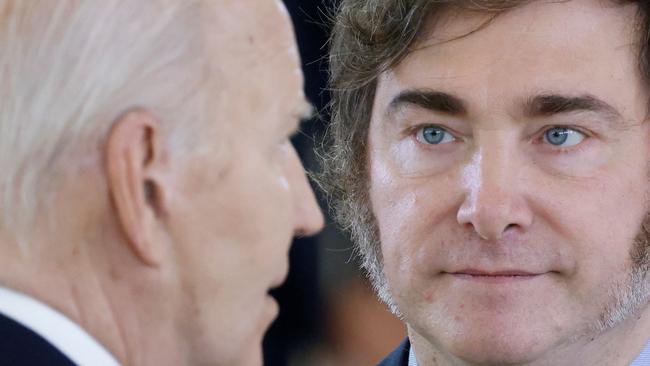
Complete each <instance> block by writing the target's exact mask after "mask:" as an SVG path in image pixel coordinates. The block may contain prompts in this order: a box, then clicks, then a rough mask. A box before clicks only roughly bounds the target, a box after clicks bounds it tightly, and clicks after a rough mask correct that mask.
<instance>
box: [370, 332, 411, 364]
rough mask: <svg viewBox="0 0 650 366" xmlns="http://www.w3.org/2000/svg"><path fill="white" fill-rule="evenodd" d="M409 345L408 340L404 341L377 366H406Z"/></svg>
mask: <svg viewBox="0 0 650 366" xmlns="http://www.w3.org/2000/svg"><path fill="white" fill-rule="evenodd" d="M410 349H411V344H410V343H409V340H408V338H406V339H405V340H404V342H402V343H401V344H400V345H399V346H398V347H397V348H395V350H394V351H393V352H391V354H389V355H388V357H386V358H385V359H384V360H383V361H381V362H380V363H378V364H377V366H407V365H408V360H409V351H410Z"/></svg>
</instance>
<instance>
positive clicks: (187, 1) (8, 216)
mask: <svg viewBox="0 0 650 366" xmlns="http://www.w3.org/2000/svg"><path fill="white" fill-rule="evenodd" d="M201 13H202V12H201V6H200V2H199V1H198V0H196V1H192V0H177V1H172V0H0V169H1V171H2V173H1V174H0V210H1V215H0V231H5V232H6V231H9V232H11V233H12V235H17V237H20V234H19V233H21V232H22V234H25V233H26V232H28V230H29V228H30V226H31V225H32V224H33V222H32V221H33V220H34V219H35V214H36V213H37V212H38V211H39V210H42V209H43V208H44V207H47V201H48V198H47V196H48V194H52V192H50V189H49V187H51V184H52V182H54V181H55V180H56V179H58V177H59V176H61V174H63V173H62V172H66V173H65V174H68V173H67V172H69V171H74V169H75V168H77V167H79V166H82V165H83V164H84V159H85V160H86V161H88V160H89V159H87V158H85V157H91V158H92V157H94V160H95V161H97V159H98V157H99V156H100V155H101V152H100V149H99V148H98V147H99V146H101V142H102V141H103V139H104V138H105V137H106V135H107V133H108V131H109V130H110V128H111V125H112V123H113V122H114V120H115V119H116V118H117V117H118V116H119V115H120V114H122V113H124V112H125V111H127V110H129V109H130V108H134V107H142V108H146V109H149V110H151V111H152V112H153V113H154V114H156V115H157V116H158V117H159V118H160V120H161V124H162V128H163V130H164V131H165V132H166V133H167V134H168V135H169V136H172V141H171V142H170V143H171V144H173V145H184V144H186V143H187V138H189V137H188V136H189V133H188V134H186V132H185V131H191V130H192V128H190V126H189V124H191V123H194V122H196V121H197V120H200V119H201V114H202V112H203V109H202V107H201V106H200V104H199V103H202V100H204V99H203V96H202V94H203V93H202V92H201V90H202V89H203V88H200V84H201V83H202V82H203V81H204V80H205V78H206V77H207V76H206V75H205V74H206V73H207V68H206V67H205V56H204V53H205V45H204V44H203V42H204V39H203V33H202V32H203V30H202V25H201V24H202V19H200V17H201ZM172 148H174V146H172ZM23 249H25V248H23Z"/></svg>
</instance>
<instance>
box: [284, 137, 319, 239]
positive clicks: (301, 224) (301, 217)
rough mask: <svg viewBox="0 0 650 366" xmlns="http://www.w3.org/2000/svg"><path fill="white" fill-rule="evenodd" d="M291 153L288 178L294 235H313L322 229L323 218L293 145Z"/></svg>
mask: <svg viewBox="0 0 650 366" xmlns="http://www.w3.org/2000/svg"><path fill="white" fill-rule="evenodd" d="M291 154H292V156H291V158H290V159H291V162H290V163H289V164H290V167H289V173H288V174H289V177H288V178H289V182H290V185H291V191H292V199H293V205H294V210H293V211H294V232H295V235H296V236H309V235H314V234H316V233H318V232H319V231H321V230H322V229H323V225H324V222H325V219H324V218H323V213H322V212H321V209H320V207H319V206H318V203H317V202H316V196H315V195H314V191H313V190H312V189H311V186H310V185H309V181H308V180H307V175H306V174H305V169H304V167H303V165H302V163H301V162H300V158H299V157H298V154H297V152H296V150H295V149H294V148H293V147H292V148H291Z"/></svg>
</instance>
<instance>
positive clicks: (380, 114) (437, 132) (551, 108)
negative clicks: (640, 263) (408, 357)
mask: <svg viewBox="0 0 650 366" xmlns="http://www.w3.org/2000/svg"><path fill="white" fill-rule="evenodd" d="M635 12H636V8H635V7H634V6H626V7H621V6H618V5H610V4H608V3H601V2H596V1H587V0H585V1H582V0H577V1H570V2H559V3H555V2H552V3H547V2H534V3H533V4H531V5H527V6H524V7H521V8H518V9H515V10H513V11H511V12H507V13H504V14H501V15H500V16H498V17H497V18H496V19H494V21H493V22H492V23H490V24H489V25H487V26H486V27H485V28H483V29H481V30H479V31H477V32H475V33H472V34H469V35H466V36H464V37H460V38H457V37H459V36H462V35H465V34H467V33H470V32H471V31H472V30H475V29H477V28H479V26H480V25H481V24H483V22H484V21H485V20H486V19H487V17H486V15H485V14H480V13H469V12H456V13H453V12H451V11H449V12H446V13H445V14H444V16H443V17H442V18H440V20H439V22H438V23H437V24H436V25H433V26H430V27H428V28H426V29H425V30H426V31H427V32H426V35H427V36H425V37H424V38H426V39H424V40H423V41H422V44H420V46H422V47H418V49H417V50H416V51H414V52H412V53H410V54H409V55H408V56H407V57H406V59H404V60H403V61H402V62H401V63H400V64H399V65H398V66H396V67H394V68H393V69H392V70H390V71H388V72H385V73H384V74H383V75H382V76H381V77H380V80H379V83H378V87H377V94H376V99H375V105H374V108H373V115H372V119H371V123H370V131H369V147H368V152H369V158H368V162H369V172H370V199H371V204H372V209H373V212H374V214H375V216H376V219H377V223H378V226H379V230H380V238H381V250H382V255H383V264H384V273H385V275H386V277H387V280H388V283H389V286H390V289H391V293H392V295H393V298H394V301H395V303H396V305H397V307H398V308H399V310H400V311H401V313H402V314H403V315H404V318H405V321H406V323H407V324H408V325H409V330H410V334H411V336H412V339H415V341H416V343H417V342H418V340H419V341H422V342H423V343H426V344H427V346H428V347H429V348H432V349H435V352H433V354H435V355H436V356H435V357H438V358H439V359H440V360H443V359H446V360H454V359H456V360H457V359H458V358H461V359H463V360H465V361H472V362H476V363H480V362H484V363H485V364H506V363H508V364H509V363H510V362H512V363H517V362H526V361H533V360H542V359H547V360H548V359H554V358H555V360H556V361H558V360H560V357H562V356H561V352H562V351H563V350H569V349H571V347H572V344H574V343H572V342H574V341H575V342H580V341H581V340H582V339H583V338H582V336H584V335H592V336H594V334H593V330H594V329H595V328H597V326H598V324H599V322H601V321H603V320H606V319H604V318H606V317H607V315H606V314H605V313H606V312H607V310H608V309H609V310H611V309H612V308H616V306H617V305H616V302H617V301H618V299H619V298H620V296H621V295H625V294H626V290H625V289H624V288H623V287H624V285H627V284H628V282H629V281H628V276H629V274H630V272H631V270H632V267H633V263H632V261H631V258H630V251H631V250H632V247H633V242H634V238H635V236H636V235H637V233H638V232H639V228H640V226H641V223H642V221H643V218H644V216H645V213H646V210H647V205H646V202H647V197H646V193H647V191H648V188H649V187H648V169H647V165H648V157H649V156H650V143H649V141H650V136H649V131H648V126H647V124H645V123H642V122H643V121H644V118H645V115H646V102H647V100H648V93H647V90H646V89H645V87H644V86H643V82H642V80H641V77H640V76H639V72H638V68H637V56H636V55H637V53H636V42H635V41H636V36H635V34H634V33H633V31H634V30H633V25H634V20H635V19H636V18H635V14H636V13H635ZM610 333H613V332H610ZM578 340H580V341H578ZM575 344H577V343H575ZM417 350H418V349H417V344H416V351H417ZM582 356H584V355H582ZM580 360H581V359H580V358H578V359H577V360H575V362H569V364H580ZM561 361H562V362H566V361H567V359H566V358H565V359H562V360H561ZM576 362H577V363H576ZM550 364H556V365H557V364H561V362H559V361H558V362H556V363H553V362H551V363H550Z"/></svg>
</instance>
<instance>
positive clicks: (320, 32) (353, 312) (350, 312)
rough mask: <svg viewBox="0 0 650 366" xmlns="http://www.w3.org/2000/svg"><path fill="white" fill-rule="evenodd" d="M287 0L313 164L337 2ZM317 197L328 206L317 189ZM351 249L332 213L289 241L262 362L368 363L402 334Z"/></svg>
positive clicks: (301, 147) (305, 156)
mask: <svg viewBox="0 0 650 366" xmlns="http://www.w3.org/2000/svg"><path fill="white" fill-rule="evenodd" d="M284 2H285V4H286V6H287V8H288V10H289V12H290V14H291V17H292V19H293V23H294V27H295V30H296V37H297V41H298V45H299V48H300V54H301V58H302V66H303V71H304V73H305V92H306V94H307V97H308V99H309V100H310V101H311V102H312V103H313V104H314V106H315V107H316V108H317V109H318V110H319V111H320V116H319V117H318V118H314V119H313V120H311V121H306V122H305V123H304V124H303V125H302V129H301V130H302V133H301V134H299V135H298V136H296V137H295V138H294V139H293V143H294V145H295V146H296V149H297V150H298V152H299V154H300V155H301V158H302V160H303V163H304V165H305V167H307V169H310V170H316V169H318V166H317V164H316V162H315V160H314V154H313V145H314V140H313V139H314V136H316V139H317V140H316V141H318V136H322V134H323V132H324V129H325V128H326V123H327V122H326V121H327V120H328V115H327V108H326V106H327V103H328V102H329V93H328V92H327V91H326V82H327V50H328V43H327V40H328V35H329V30H330V23H331V21H330V20H329V18H330V17H329V14H331V9H332V8H333V7H335V6H336V4H337V1H336V0H284ZM316 191H317V194H319V195H320V192H318V190H316ZM320 201H321V207H323V209H324V211H326V213H327V210H328V208H327V207H326V206H325V200H324V199H323V198H322V196H321V197H320ZM352 253H353V252H352V244H351V243H350V241H349V240H348V238H347V236H346V235H344V234H341V233H340V232H339V231H338V230H337V228H336V226H335V225H334V224H333V223H332V221H331V219H328V225H327V226H326V228H325V229H324V230H323V232H322V233H321V234H320V235H319V236H317V237H313V238H307V239H300V240H296V242H294V244H293V246H292V249H291V252H290V266H291V267H290V268H291V269H290V272H289V276H288V278H287V281H286V282H285V284H284V285H283V286H282V287H281V288H279V289H277V290H276V291H274V293H273V295H274V296H275V297H276V299H277V300H278V302H279V303H280V309H281V310H280V314H279V316H278V319H277V320H276V321H275V323H274V324H273V325H272V326H271V329H270V330H269V332H268V333H267V336H266V338H265V340H264V359H265V365H266V366H330V365H331V366H365V365H371V366H372V365H375V364H376V363H377V362H379V361H381V360H382V359H383V358H384V357H385V356H386V355H387V354H388V353H389V352H391V351H392V350H393V349H394V348H395V347H396V346H397V345H398V344H399V343H400V342H401V341H402V339H403V338H404V337H405V336H406V331H405V328H404V326H403V324H402V323H401V322H400V321H399V320H397V319H396V318H395V317H394V316H393V315H391V314H390V313H389V312H388V311H387V309H386V307H385V306H384V305H383V304H381V303H379V301H378V300H377V299H376V297H375V295H374V294H373V292H372V290H371V289H370V285H369V284H368V282H367V281H366V279H365V277H364V276H363V274H362V273H361V272H360V271H359V270H358V262H357V259H356V258H354V257H353V254H352Z"/></svg>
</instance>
